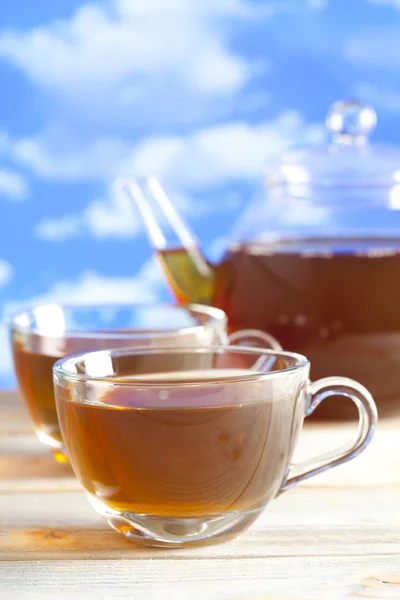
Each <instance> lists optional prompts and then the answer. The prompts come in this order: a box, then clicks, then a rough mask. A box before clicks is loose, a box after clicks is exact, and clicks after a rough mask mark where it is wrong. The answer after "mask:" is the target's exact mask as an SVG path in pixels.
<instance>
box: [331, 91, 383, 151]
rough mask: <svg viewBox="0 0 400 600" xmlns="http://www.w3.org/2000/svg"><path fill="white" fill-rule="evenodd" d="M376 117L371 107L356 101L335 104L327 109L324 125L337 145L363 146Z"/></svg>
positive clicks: (372, 128) (373, 126)
mask: <svg viewBox="0 0 400 600" xmlns="http://www.w3.org/2000/svg"><path fill="white" fill-rule="evenodd" d="M376 121H377V117H376V112H375V110H374V109H373V108H372V106H368V105H367V104H363V103H362V102H359V101H357V100H344V101H340V102H335V103H334V104H332V106H331V107H330V108H329V111H328V114H327V116H326V120H325V124H326V127H327V129H328V131H330V132H331V133H332V134H333V140H334V142H336V143H339V144H356V145H363V144H365V143H366V142H367V139H368V136H369V135H370V134H371V133H372V132H373V130H374V129H375V125H376Z"/></svg>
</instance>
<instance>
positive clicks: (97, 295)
mask: <svg viewBox="0 0 400 600" xmlns="http://www.w3.org/2000/svg"><path fill="white" fill-rule="evenodd" d="M163 289H164V280H163V278H162V275H161V273H160V272H159V269H158V266H157V265H156V264H155V263H153V261H151V262H148V263H145V264H144V265H143V267H142V268H141V269H140V271H139V273H138V274H137V275H136V276H134V277H106V276H104V275H100V274H98V273H96V272H95V271H85V272H83V273H81V274H80V275H79V277H78V278H77V279H76V280H74V281H71V280H60V281H57V282H56V283H54V284H53V285H52V286H51V287H50V288H49V290H48V291H47V292H46V293H45V294H42V295H40V296H36V297H35V298H31V299H30V300H29V301H28V302H24V304H38V303H42V302H60V303H63V304H75V303H80V304H96V303H98V302H101V303H122V304H123V303H124V302H155V301H157V300H158V299H159V298H160V296H161V295H162V292H163Z"/></svg>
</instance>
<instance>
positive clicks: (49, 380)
mask: <svg viewBox="0 0 400 600" xmlns="http://www.w3.org/2000/svg"><path fill="white" fill-rule="evenodd" d="M226 327H227V319H226V315H225V313H224V312H223V311H221V310H219V309H216V308H213V307H207V306H200V305H195V304H191V305H187V306H173V305H156V304H153V305H151V304H147V305H140V304H137V305H126V306H124V305H120V306H118V305H115V306H113V305H104V306H103V305H98V306H60V305H59V304H44V305H38V306H34V307H32V308H30V309H28V310H25V311H21V312H19V313H17V314H16V315H14V316H13V317H12V319H11V323H10V328H11V338H12V346H13V357H14V367H15V372H16V375H17V379H18V384H19V389H20V391H21V394H22V396H23V398H24V400H25V403H26V406H27V408H28V410H29V413H30V415H31V417H32V421H33V424H34V428H35V431H36V434H37V436H38V438H39V439H40V441H41V442H43V443H44V444H46V445H47V446H48V447H49V448H50V449H51V451H52V452H53V455H54V457H55V458H56V460H57V461H58V462H61V463H63V462H67V461H66V457H65V455H64V452H63V445H62V440H61V432H60V428H59V424H58V419H57V414H56V407H55V400H54V393H53V376H52V368H53V365H54V363H55V362H56V360H58V359H59V358H61V357H62V356H67V355H70V354H75V353H78V352H86V351H89V350H99V349H105V348H113V347H125V346H160V345H169V346H171V345H184V346H201V345H212V344H218V343H226V342H227V340H228V338H227V334H226ZM250 334H251V336H252V338H249V337H248V335H247V334H246V332H243V335H242V338H241V339H242V341H243V342H244V343H246V340H248V339H254V335H255V336H256V339H257V341H258V342H259V343H260V344H262V345H263V346H264V347H265V346H267V347H279V345H276V344H275V341H274V340H273V338H272V337H271V336H268V335H266V334H263V333H261V332H260V333H259V335H258V337H257V332H255V333H254V332H249V335H250ZM239 337H240V334H239Z"/></svg>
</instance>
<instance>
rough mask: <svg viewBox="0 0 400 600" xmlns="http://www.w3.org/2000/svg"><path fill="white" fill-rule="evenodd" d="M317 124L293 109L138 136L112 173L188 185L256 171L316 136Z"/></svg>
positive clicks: (204, 184)
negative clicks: (256, 119)
mask: <svg viewBox="0 0 400 600" xmlns="http://www.w3.org/2000/svg"><path fill="white" fill-rule="evenodd" d="M323 135H324V130H323V127H322V126H315V125H307V124H305V123H304V121H303V119H302V117H301V115H300V114H299V113H297V112H292V111H287V112H283V113H281V114H280V115H279V116H278V117H277V118H276V119H275V120H273V121H269V122H265V123H261V124H258V125H250V124H248V123H245V122H231V123H227V124H223V125H218V126H214V127H207V128H203V129H200V130H197V131H195V132H193V133H192V134H190V135H189V136H187V137H179V136H169V137H166V136H164V137H153V138H148V139H147V140H144V141H142V142H141V143H139V144H138V145H137V147H136V148H135V149H134V150H133V152H132V153H131V155H130V156H129V157H127V159H126V160H125V162H124V163H123V164H121V165H119V166H118V167H117V169H118V174H122V175H125V174H130V173H134V174H135V175H138V176H145V175H149V174H155V175H157V176H159V177H160V178H161V179H162V180H164V181H168V182H172V183H174V184H176V185H179V186H181V187H187V188H189V189H201V188H204V187H209V186H212V185H215V184H220V183H224V182H229V181H233V180H236V179H247V178H252V177H257V176H260V174H261V169H262V167H263V166H264V164H265V163H266V161H268V160H270V159H271V158H273V157H275V156H277V155H278V154H279V153H280V152H281V151H282V150H283V149H284V148H286V147H287V146H289V145H291V144H293V143H305V142H312V141H320V140H321V139H322V137H323Z"/></svg>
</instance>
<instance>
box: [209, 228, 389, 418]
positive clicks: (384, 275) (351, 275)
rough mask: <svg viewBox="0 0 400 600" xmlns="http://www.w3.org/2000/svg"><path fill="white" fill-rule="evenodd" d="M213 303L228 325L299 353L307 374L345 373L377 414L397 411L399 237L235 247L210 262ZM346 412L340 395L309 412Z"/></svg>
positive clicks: (348, 405)
mask: <svg viewBox="0 0 400 600" xmlns="http://www.w3.org/2000/svg"><path fill="white" fill-rule="evenodd" d="M213 303H214V304H215V305H216V306H218V307H219V308H222V309H223V310H225V312H226V313H227V314H228V317H229V322H230V325H231V326H233V327H235V328H238V329H241V328H245V327H246V328H247V327H249V328H258V329H263V330H265V331H268V332H269V333H271V334H272V335H273V336H275V337H276V338H277V339H278V340H279V342H280V343H281V344H282V347H283V348H284V349H285V350H291V351H296V352H300V353H302V354H304V355H305V356H307V358H308V359H309V360H310V362H311V377H312V379H314V380H315V379H319V378H321V377H326V376H330V375H341V376H347V377H350V378H353V379H355V380H356V381H359V382H360V383H362V384H363V385H365V386H366V387H367V389H369V391H370V392H371V393H372V395H373V397H374V399H375V401H376V402H377V404H378V408H379V409H380V412H381V414H383V413H384V412H385V410H386V411H388V413H392V411H399V410H400V240H391V241H387V240H382V241H381V240H347V241H340V240H322V241H321V240H319V241H316V240H303V241H301V243H299V244H297V245H296V244H295V243H292V244H290V243H287V244H281V246H279V247H272V246H271V245H267V244H252V245H246V246H238V247H235V248H233V249H232V250H231V251H230V252H229V253H228V254H227V256H226V257H225V260H224V262H223V263H222V264H221V265H220V266H219V267H218V270H217V274H216V287H215V292H214V300H213ZM332 407H333V409H332ZM327 411H329V413H328V412H327ZM352 411H354V412H352ZM353 414H354V415H355V414H356V413H355V409H354V408H353V406H352V403H350V402H349V403H346V402H344V401H343V400H340V401H338V403H336V404H335V403H334V402H331V403H325V404H324V405H323V406H321V408H320V409H318V410H317V411H316V417H318V415H319V416H324V415H326V416H345V417H346V416H350V415H353Z"/></svg>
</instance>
